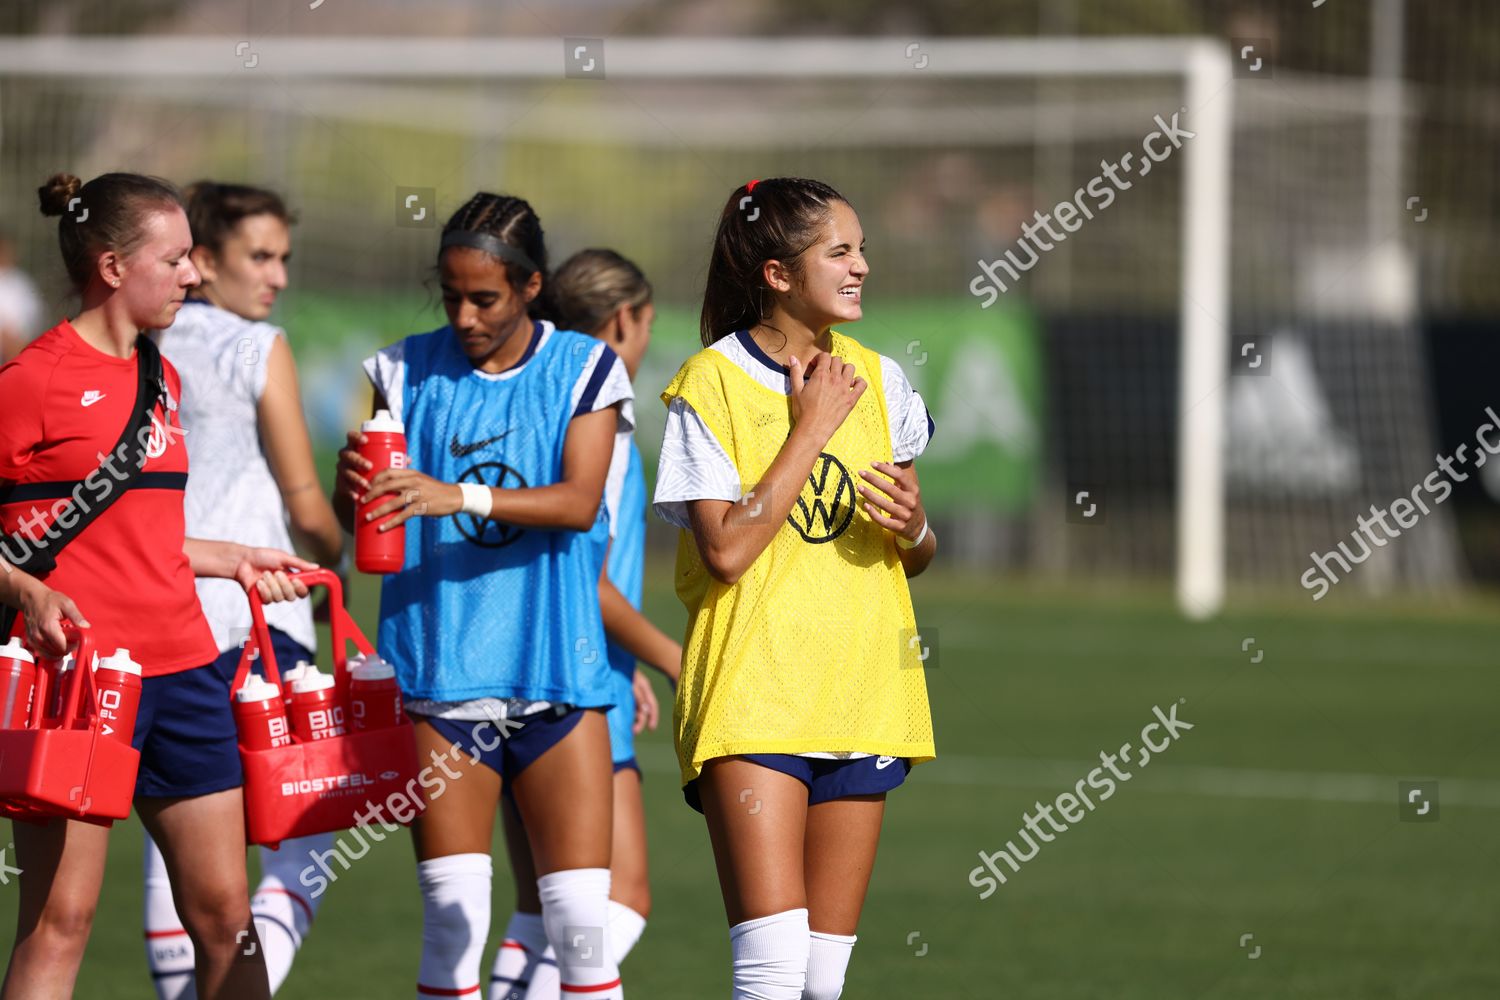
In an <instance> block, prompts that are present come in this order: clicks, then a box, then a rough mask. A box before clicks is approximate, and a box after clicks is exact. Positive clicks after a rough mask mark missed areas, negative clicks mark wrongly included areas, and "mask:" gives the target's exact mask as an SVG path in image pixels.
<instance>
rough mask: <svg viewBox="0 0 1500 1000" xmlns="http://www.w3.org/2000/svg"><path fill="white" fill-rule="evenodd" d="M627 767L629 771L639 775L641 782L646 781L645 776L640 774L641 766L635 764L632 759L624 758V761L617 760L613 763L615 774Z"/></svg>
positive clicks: (634, 760) (637, 763)
mask: <svg viewBox="0 0 1500 1000" xmlns="http://www.w3.org/2000/svg"><path fill="white" fill-rule="evenodd" d="M627 767H628V768H629V769H630V770H632V771H634V772H635V773H636V774H638V775H640V777H641V780H642V781H645V780H646V776H645V775H643V774H641V765H640V763H639V762H637V761H636V759H635V758H634V757H629V758H626V759H625V760H617V761H615V773H616V774H619V773H620V772H621V771H623V770H625V769H626V768H627Z"/></svg>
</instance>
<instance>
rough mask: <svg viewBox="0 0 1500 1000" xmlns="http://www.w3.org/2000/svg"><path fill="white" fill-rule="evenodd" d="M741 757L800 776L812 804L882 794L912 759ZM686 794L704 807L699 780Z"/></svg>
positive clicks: (787, 755) (903, 774) (908, 769)
mask: <svg viewBox="0 0 1500 1000" xmlns="http://www.w3.org/2000/svg"><path fill="white" fill-rule="evenodd" d="M739 759H740V760H748V761H749V762H750V763H752V764H759V765H760V766H761V767H768V768H770V769H771V770H773V771H780V772H781V773H782V774H789V775H791V776H792V777H794V778H796V779H797V780H798V781H800V782H802V783H803V784H804V785H806V786H807V804H808V805H810V806H815V805H817V804H818V803H819V802H832V801H833V800H834V799H847V798H852V797H853V796H856V795H880V794H882V793H884V792H888V791H890V790H891V789H893V788H895V787H896V786H898V785H900V784H901V783H902V782H903V781H905V780H906V776H907V775H908V774H910V773H911V761H909V760H907V759H906V758H905V757H856V758H854V759H853V760H826V759H824V758H822V757H799V756H797V755H796V754H790V753H746V754H740V755H739ZM682 797H683V798H684V799H686V800H687V804H688V805H690V806H692V807H693V808H694V809H696V810H698V811H699V812H702V811H703V800H702V798H701V797H700V796H699V794H698V782H697V781H696V780H695V781H690V782H688V783H687V784H686V785H684V786H683V789H682Z"/></svg>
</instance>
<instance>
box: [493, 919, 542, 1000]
mask: <svg viewBox="0 0 1500 1000" xmlns="http://www.w3.org/2000/svg"><path fill="white" fill-rule="evenodd" d="M546 950H547V928H546V926H545V925H544V924H543V923H542V915H541V914H540V913H522V912H521V911H520V910H517V911H516V912H515V913H512V914H511V915H510V923H508V924H506V925H505V940H503V941H501V942H500V947H499V948H497V949H495V967H494V970H493V971H492V972H491V973H490V1000H522V998H524V997H525V996H527V993H526V988H527V987H528V986H530V985H531V980H532V977H533V975H534V974H535V972H536V968H537V963H538V962H539V961H540V960H541V958H542V953H543V952H545V951H546ZM553 965H556V963H555V962H554V963H553Z"/></svg>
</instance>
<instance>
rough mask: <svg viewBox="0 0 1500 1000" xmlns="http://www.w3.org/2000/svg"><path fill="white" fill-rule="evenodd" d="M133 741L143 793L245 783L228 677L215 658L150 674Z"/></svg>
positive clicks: (172, 794) (173, 793)
mask: <svg viewBox="0 0 1500 1000" xmlns="http://www.w3.org/2000/svg"><path fill="white" fill-rule="evenodd" d="M224 655H225V656H228V655H230V654H228V653H226V654H224ZM233 655H234V656H236V657H238V656H239V650H234V651H233ZM130 745H131V746H133V747H135V748H136V749H137V750H139V751H140V752H141V768H140V770H139V771H138V772H136V777H135V794H136V795H138V796H145V797H147V798H161V797H169V798H176V797H179V796H192V795H209V794H212V793H213V792H222V791H224V790H225V789H227V788H237V787H239V786H240V785H242V784H244V774H243V772H242V771H241V770H240V751H239V747H238V746H237V745H236V739H235V726H234V711H233V710H232V709H231V708H230V706H229V681H227V680H226V679H225V678H224V673H223V670H222V668H220V667H219V666H218V665H217V664H215V663H208V664H204V665H203V666H201V667H194V668H193V669H192V670H183V671H179V672H178V673H175V674H167V675H165V676H163V677H147V678H145V679H144V680H143V681H142V682H141V706H140V708H139V709H138V710H137V711H136V714H135V733H134V735H133V737H132V739H131V741H130Z"/></svg>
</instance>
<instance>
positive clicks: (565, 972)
mask: <svg viewBox="0 0 1500 1000" xmlns="http://www.w3.org/2000/svg"><path fill="white" fill-rule="evenodd" d="M536 888H537V895H538V896H540V897H541V900H542V921H543V922H544V923H545V924H546V925H547V940H548V942H549V943H550V944H551V945H552V950H553V952H555V953H556V955H557V974H558V978H559V979H560V980H561V983H560V984H559V988H560V989H561V991H562V993H564V994H571V995H579V994H582V995H585V996H587V997H588V1000H622V998H623V997H624V996H625V991H624V988H623V987H622V986H621V985H620V967H619V966H618V965H616V964H615V956H614V952H613V951H611V949H610V945H609V869H608V868H571V869H568V870H566V871H560V872H552V873H550V874H547V875H543V876H542V877H541V878H539V879H537V880H536Z"/></svg>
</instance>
